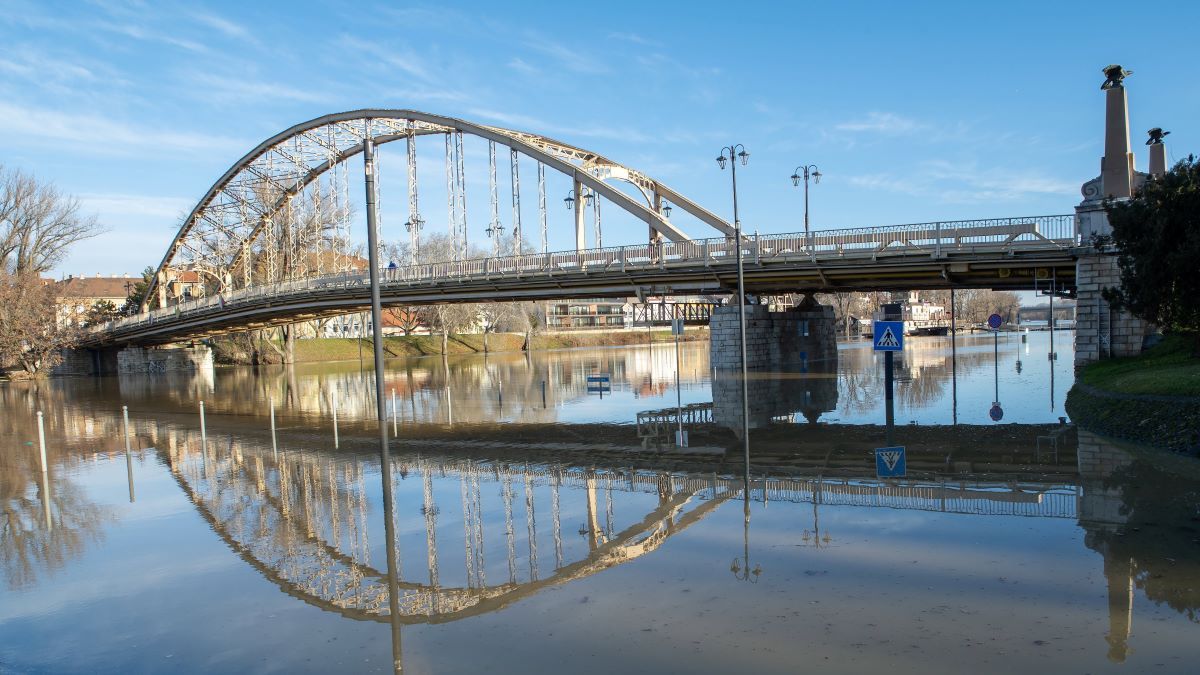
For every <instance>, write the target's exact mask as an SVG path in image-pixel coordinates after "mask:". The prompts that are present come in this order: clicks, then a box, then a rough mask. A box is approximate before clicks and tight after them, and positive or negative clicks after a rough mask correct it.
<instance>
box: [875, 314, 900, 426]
mask: <svg viewBox="0 0 1200 675" xmlns="http://www.w3.org/2000/svg"><path fill="white" fill-rule="evenodd" d="M883 316H884V318H885V319H887V320H886V321H875V322H874V323H873V324H872V326H871V328H872V329H873V331H874V339H873V340H872V344H873V346H874V349H875V351H877V352H883V367H884V374H883V386H884V401H885V406H884V407H885V410H886V415H887V442H888V445H891V444H892V430H893V428H894V427H895V424H896V416H895V407H894V400H893V397H894V393H893V390H894V383H895V378H894V377H893V374H892V373H893V368H894V367H895V362H894V360H893V359H894V354H895V353H896V352H900V351H904V321H902V320H900V304H899V303H889V304H886V305H884V306H883Z"/></svg>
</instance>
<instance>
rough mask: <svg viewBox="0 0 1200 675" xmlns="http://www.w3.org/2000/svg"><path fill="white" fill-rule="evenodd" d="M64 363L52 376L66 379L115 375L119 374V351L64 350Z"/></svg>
mask: <svg viewBox="0 0 1200 675" xmlns="http://www.w3.org/2000/svg"><path fill="white" fill-rule="evenodd" d="M61 355H62V362H61V363H59V364H58V365H57V366H55V367H54V370H53V371H52V374H54V375H57V376H60V377H61V376H66V377H81V376H87V375H113V374H115V373H116V372H117V349H116V348H115V347H107V348H102V349H63V350H62V351H61Z"/></svg>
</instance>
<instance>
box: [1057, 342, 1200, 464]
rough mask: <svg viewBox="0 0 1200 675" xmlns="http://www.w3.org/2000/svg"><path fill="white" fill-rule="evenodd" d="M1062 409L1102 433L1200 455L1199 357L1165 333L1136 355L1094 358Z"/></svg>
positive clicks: (1090, 428)
mask: <svg viewBox="0 0 1200 675" xmlns="http://www.w3.org/2000/svg"><path fill="white" fill-rule="evenodd" d="M1076 382H1077V384H1076V386H1075V387H1073V388H1072V389H1071V391H1070V393H1069V394H1068V395H1067V402H1066V409H1067V413H1068V414H1070V415H1071V419H1073V420H1074V421H1075V422H1076V423H1078V424H1079V425H1080V426H1081V427H1083V428H1085V429H1088V430H1091V431H1095V432H1098V433H1101V434H1104V435H1106V436H1112V437H1115V438H1124V439H1128V440H1132V441H1136V442H1138V443H1144V444H1146V445H1153V446H1156V447H1161V448H1169V449H1172V450H1177V451H1182V452H1187V453H1189V454H1200V358H1197V357H1195V356H1194V355H1193V351H1192V343H1191V342H1190V341H1189V340H1188V339H1186V338H1184V337H1182V336H1169V337H1168V338H1167V339H1165V340H1164V341H1163V342H1162V343H1160V344H1158V345H1156V346H1155V347H1153V348H1151V349H1148V350H1146V352H1145V353H1143V354H1141V355H1140V356H1134V357H1129V358H1122V359H1111V360H1107V361H1098V362H1096V363H1093V364H1090V365H1088V366H1085V367H1084V368H1083V369H1082V370H1080V371H1079V373H1078V374H1077V376H1076Z"/></svg>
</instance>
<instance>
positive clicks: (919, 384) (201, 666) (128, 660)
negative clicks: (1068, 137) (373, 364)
mask: <svg viewBox="0 0 1200 675" xmlns="http://www.w3.org/2000/svg"><path fill="white" fill-rule="evenodd" d="M1062 335H1063V334H1061V333H1060V334H1059V337H1060V338H1061V336H1062ZM1045 340H1046V334H1044V333H1043V334H1034V335H1032V336H1031V337H1030V340H1029V342H1028V343H1025V344H1022V343H1021V342H1020V341H1019V338H1014V339H1012V340H1010V341H1008V342H1004V341H1001V343H1000V345H999V347H1000V350H999V351H1000V361H999V364H998V367H994V364H993V361H992V354H993V352H992V347H993V345H992V343H991V340H990V338H987V337H984V336H980V337H978V338H964V339H962V341H961V342H960V348H959V349H958V357H959V358H958V362H957V364H956V366H952V365H951V364H950V363H949V361H948V354H947V353H946V350H945V346H946V341H945V340H940V339H937V338H930V339H928V340H925V341H913V343H912V344H913V345H914V347H913V348H911V349H910V350H909V352H906V353H905V354H904V358H903V359H901V360H900V361H901V363H902V368H901V374H900V375H899V383H898V389H897V404H898V411H897V420H898V421H900V422H902V425H901V428H900V429H898V430H897V434H898V436H900V440H901V442H904V443H905V444H906V445H908V447H909V452H910V457H909V465H910V475H909V478H907V479H904V480H898V481H878V480H876V479H875V478H874V464H873V459H872V455H871V449H872V448H873V447H875V446H876V445H879V444H880V441H881V439H882V435H883V434H882V430H881V429H880V428H879V427H878V426H877V425H878V423H879V422H881V421H882V417H883V413H882V409H881V408H880V404H879V399H880V398H881V396H880V391H881V389H880V387H881V386H882V381H881V377H880V373H879V363H878V362H877V360H876V359H875V358H874V357H873V355H872V354H871V353H870V352H869V351H867V350H865V349H863V348H861V347H860V346H856V345H850V346H843V348H842V350H841V358H840V359H839V364H838V365H837V367H836V368H835V367H833V366H832V365H831V364H819V363H813V364H807V366H806V367H803V368H798V369H797V368H793V369H790V370H789V371H788V372H781V373H760V374H757V375H756V376H755V379H754V380H752V384H753V385H754V386H755V387H757V389H756V391H757V392H759V394H758V395H757V396H756V397H755V398H754V400H752V403H753V404H754V405H752V410H751V419H752V422H753V425H754V427H755V428H754V430H753V432H752V435H751V446H752V451H753V458H754V462H753V469H752V475H751V480H750V482H749V490H748V491H747V489H746V487H747V484H746V481H745V479H744V477H743V476H742V475H741V473H740V471H741V455H740V448H741V444H740V441H739V440H738V438H737V433H735V431H737V430H738V429H740V425H732V426H734V427H735V428H734V429H731V428H730V426H731V425H729V424H726V423H725V422H723V420H729V419H734V418H736V416H737V415H739V414H740V413H739V412H736V411H733V412H731V411H729V410H726V409H724V408H723V407H722V405H721V404H719V403H716V402H719V401H721V400H723V396H724V391H723V389H722V387H725V386H727V385H728V382H727V378H726V377H725V376H724V375H722V374H720V373H718V374H716V375H715V376H714V375H713V374H712V373H710V372H709V371H708V366H707V352H706V349H707V346H706V345H702V344H701V345H695V344H693V345H683V349H682V350H681V368H680V381H681V386H680V388H679V389H678V390H677V389H676V388H675V367H674V364H675V352H674V349H673V348H671V347H670V346H665V347H664V346H656V347H655V348H653V349H652V350H651V349H647V348H645V347H640V348H621V349H605V350H575V351H566V352H555V353H548V354H534V355H530V356H529V357H526V356H525V355H520V354H511V355H510V354H504V355H490V356H488V357H487V358H486V359H485V358H483V357H471V358H460V359H451V360H448V361H446V362H445V363H443V362H442V360H441V359H440V358H434V359H414V360H409V361H404V362H399V361H397V362H393V363H391V364H390V367H389V373H388V388H389V391H390V390H391V389H393V388H394V389H395V390H396V401H397V404H396V412H397V419H396V420H395V425H396V427H397V428H398V429H399V430H400V432H401V433H400V434H399V436H400V437H399V438H398V439H395V440H392V441H391V442H390V444H389V447H388V463H387V464H386V466H387V471H386V475H385V472H384V471H383V469H382V467H383V466H385V465H384V464H382V463H381V451H380V447H379V444H378V435H377V433H376V429H375V427H374V426H373V425H372V424H371V423H370V422H369V421H368V420H369V417H370V414H371V410H373V407H372V406H373V402H372V401H371V389H370V380H369V378H367V377H365V376H364V375H363V374H362V373H360V371H359V368H358V364H357V363H349V364H330V365H324V366H306V367H296V368H293V369H277V370H258V371H256V370H253V369H247V368H234V369H218V371H217V373H216V374H215V376H214V377H213V378H211V379H204V378H199V379H198V378H161V377H160V378H147V377H142V378H130V377H121V378H103V379H79V380H57V381H50V382H42V383H33V384H9V385H5V386H3V387H0V406H2V410H3V412H4V414H3V416H0V507H2V508H3V509H4V516H3V520H2V522H3V525H2V526H0V552H2V557H0V569H2V570H3V579H2V580H0V672H85V671H86V672H121V673H125V672H147V671H155V672H157V671H164V670H170V671H173V672H174V671H182V672H202V671H203V672H212V671H221V672H328V671H331V670H338V671H361V672H388V671H393V670H394V669H395V667H396V664H397V663H400V664H402V666H403V668H404V669H405V670H406V671H408V672H475V671H495V672H505V671H525V670H537V671H544V672H558V671H562V670H566V669H569V670H572V671H576V672H613V671H624V672H685V671H686V672H716V671H737V672H756V671H761V672H795V671H797V670H808V669H811V670H820V671H821V672H863V671H866V670H870V669H884V668H886V669H888V670H889V671H895V672H928V671H929V670H934V671H940V672H961V671H966V670H971V671H978V672H998V673H999V672H1013V671H1014V670H1020V669H1025V670H1027V671H1030V672H1041V671H1047V670H1051V669H1055V670H1061V671H1066V672H1145V671H1150V670H1153V671H1157V672H1189V671H1190V670H1191V667H1192V666H1194V663H1195V661H1196V658H1197V657H1198V656H1200V649H1198V648H1197V646H1196V645H1197V641H1196V639H1195V638H1196V635H1197V628H1198V627H1197V625H1196V622H1197V619H1198V616H1197V607H1200V564H1198V562H1197V561H1198V559H1200V558H1198V556H1197V555H1196V546H1197V538H1198V537H1200V532H1198V531H1197V527H1196V524H1197V516H1198V513H1200V512H1198V508H1200V491H1198V490H1197V487H1198V486H1200V483H1198V482H1197V480H1196V478H1195V476H1196V475H1197V471H1196V469H1195V467H1194V466H1193V465H1191V464H1188V463H1186V462H1183V461H1182V460H1178V458H1172V457H1168V458H1162V457H1161V456H1159V455H1157V454H1155V453H1147V452H1146V451H1143V450H1140V449H1136V448H1130V447H1127V446H1122V445H1118V444H1116V443H1113V442H1111V441H1107V440H1105V439H1102V438H1100V437H1097V436H1094V435H1092V434H1089V433H1087V432H1082V431H1081V432H1078V433H1076V432H1075V431H1073V430H1070V429H1068V430H1066V431H1063V430H1062V428H1061V427H1059V422H1058V417H1059V415H1062V414H1063V413H1062V412H1061V395H1062V393H1061V392H1062V391H1064V390H1065V389H1066V388H1067V387H1069V386H1070V377H1071V376H1070V370H1071V369H1070V365H1069V364H1070V363H1071V356H1070V354H1069V353H1067V351H1066V349H1067V348H1069V344H1065V345H1060V346H1059V350H1060V355H1059V360H1058V361H1057V363H1056V362H1054V361H1051V360H1049V359H1047V358H1046V352H1047V348H1048V344H1047V343H1046V342H1045ZM1061 342H1064V343H1066V342H1068V341H1067V340H1066V339H1062V340H1061ZM1027 347H1028V352H1026V348H1027ZM1017 360H1020V361H1021V364H1022V365H1021V368H1020V369H1019V370H1018V368H1017V366H1016V362H1017ZM1052 366H1053V368H1054V371H1053V372H1054V374H1055V377H1056V379H1058V378H1061V380H1060V381H1058V382H1056V391H1055V393H1054V394H1052V393H1051V392H1050V390H1049V377H1050V373H1051V367H1052ZM597 372H603V373H608V374H610V376H611V391H606V392H605V393H604V394H603V396H601V395H600V394H599V393H591V394H589V393H588V391H587V376H588V375H589V374H593V373H597ZM955 372H956V374H957V378H955V377H954V376H953V375H954V373H955ZM997 375H998V377H997ZM543 381H545V382H546V383H547V384H546V400H545V404H544V405H543V401H542V384H541V383H542V382H543ZM735 384H736V383H735ZM997 385H998V386H999V390H1000V401H1001V403H1002V404H1003V405H1004V409H1005V417H1004V420H1003V422H1002V423H1000V424H996V423H994V422H992V421H991V419H990V418H989V417H988V416H987V412H988V409H989V407H990V405H991V403H992V402H993V400H994V398H995V391H996V387H997ZM730 386H733V385H730ZM1060 387H1061V389H1060ZM735 388H739V389H740V385H739V386H736V387H735ZM1056 397H1057V398H1056ZM201 399H202V400H204V401H205V407H206V411H207V412H206V419H205V425H204V430H203V432H202V431H201V427H200V423H199V416H198V403H199V401H200V400H201ZM272 400H273V401H274V403H275V405H276V410H277V421H278V427H279V429H278V431H277V434H276V438H275V443H274V444H273V443H272V438H271V434H270V430H269V423H268V417H267V410H268V405H269V402H270V401H272ZM335 401H336V404H335ZM956 401H957V407H956V406H955V402H956ZM121 405H128V406H129V408H130V415H131V429H132V432H131V441H130V443H131V451H130V452H129V453H128V455H127V454H126V453H125V442H124V438H123V434H122V420H121V415H120V406H121ZM334 405H336V407H337V408H338V414H339V423H338V436H337V441H336V445H337V447H336V448H335V441H334V435H333V431H334V430H333V423H332V409H333V407H334ZM678 405H682V406H683V407H684V408H685V411H686V414H685V422H686V426H687V428H688V430H689V433H690V435H691V439H692V441H693V442H692V443H691V447H689V448H686V449H684V448H676V447H674V446H673V444H672V443H673V437H672V434H671V433H670V430H671V429H672V428H673V426H674V425H676V424H678V420H677V418H675V417H673V416H672V413H671V412H670V411H671V410H672V409H677V406H678ZM38 409H41V410H43V411H45V413H46V434H47V442H48V464H49V466H48V471H47V472H46V473H45V474H43V473H42V471H41V470H40V467H39V459H38V449H37V431H36V424H35V419H36V418H35V413H36V411H37V410H38ZM389 409H390V400H389ZM731 415H732V417H731ZM955 417H957V419H958V422H959V424H958V425H957V426H955V425H952V424H951V422H953V421H954V419H955ZM737 419H740V418H737ZM910 421H911V422H913V424H910V423H909V422H910ZM389 423H391V422H390V421H389ZM1177 460H1178V461H1177ZM385 478H386V479H387V480H386V481H385ZM385 484H390V493H391V496H392V499H391V500H390V501H391V508H390V509H389V508H387V506H388V505H387V504H385V500H384V498H383V497H384V489H385V487H384V486H385ZM747 515H748V518H747ZM389 523H390V524H391V527H390V528H389V527H388V526H387V525H388V524H389ZM389 551H390V553H391V555H389ZM393 606H394V607H395V611H394V612H393V610H392V607H393Z"/></svg>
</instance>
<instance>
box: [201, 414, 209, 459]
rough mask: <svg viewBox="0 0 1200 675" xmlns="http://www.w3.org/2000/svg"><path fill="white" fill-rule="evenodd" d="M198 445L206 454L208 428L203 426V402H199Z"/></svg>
mask: <svg viewBox="0 0 1200 675" xmlns="http://www.w3.org/2000/svg"><path fill="white" fill-rule="evenodd" d="M200 445H201V447H202V449H203V451H204V453H205V454H207V453H208V427H206V426H205V425H204V401H200Z"/></svg>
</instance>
